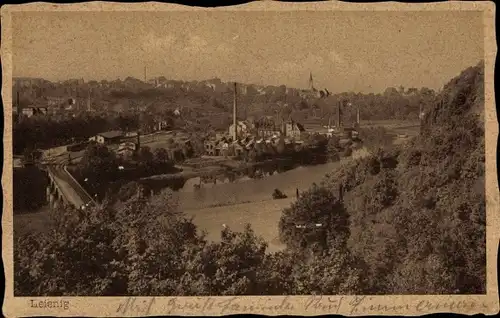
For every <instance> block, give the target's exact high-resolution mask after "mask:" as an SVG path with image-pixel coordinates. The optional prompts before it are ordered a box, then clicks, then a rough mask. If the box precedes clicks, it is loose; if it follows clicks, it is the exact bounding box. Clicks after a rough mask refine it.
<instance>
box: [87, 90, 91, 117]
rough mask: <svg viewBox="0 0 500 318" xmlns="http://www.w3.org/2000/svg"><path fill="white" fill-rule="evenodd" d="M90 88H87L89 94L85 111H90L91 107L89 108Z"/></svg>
mask: <svg viewBox="0 0 500 318" xmlns="http://www.w3.org/2000/svg"><path fill="white" fill-rule="evenodd" d="M90 90H91V89H90V88H89V94H88V96H87V111H89V112H90V111H91V106H90Z"/></svg>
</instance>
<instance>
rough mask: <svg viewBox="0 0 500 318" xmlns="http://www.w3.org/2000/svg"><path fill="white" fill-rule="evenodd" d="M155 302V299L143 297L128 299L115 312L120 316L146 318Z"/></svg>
mask: <svg viewBox="0 0 500 318" xmlns="http://www.w3.org/2000/svg"><path fill="white" fill-rule="evenodd" d="M155 302H156V299H155V297H144V298H142V299H139V298H137V297H128V298H127V299H126V300H125V301H124V302H122V303H120V305H118V309H117V310H116V312H117V313H119V314H122V315H126V314H133V315H141V316H147V315H149V314H150V313H151V309H152V308H153V305H154V304H155Z"/></svg>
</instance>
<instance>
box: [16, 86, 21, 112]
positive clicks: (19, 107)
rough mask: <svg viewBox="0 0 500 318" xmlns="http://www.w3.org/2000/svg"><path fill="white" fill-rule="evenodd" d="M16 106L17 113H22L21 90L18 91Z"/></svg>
mask: <svg viewBox="0 0 500 318" xmlns="http://www.w3.org/2000/svg"><path fill="white" fill-rule="evenodd" d="M16 108H17V114H18V115H21V112H22V109H21V103H20V102H19V91H16Z"/></svg>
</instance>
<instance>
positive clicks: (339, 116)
mask: <svg viewBox="0 0 500 318" xmlns="http://www.w3.org/2000/svg"><path fill="white" fill-rule="evenodd" d="M341 103H342V102H341V101H339V102H338V104H337V127H338V128H339V129H340V126H342V123H341V120H342V119H341V118H342V117H341V112H342V109H341V107H340V105H341Z"/></svg>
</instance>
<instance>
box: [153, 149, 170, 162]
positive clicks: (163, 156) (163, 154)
mask: <svg viewBox="0 0 500 318" xmlns="http://www.w3.org/2000/svg"><path fill="white" fill-rule="evenodd" d="M154 156H155V158H156V160H158V161H159V162H161V163H165V162H166V161H167V160H168V152H167V150H166V149H165V148H156V149H155V153H154Z"/></svg>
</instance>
